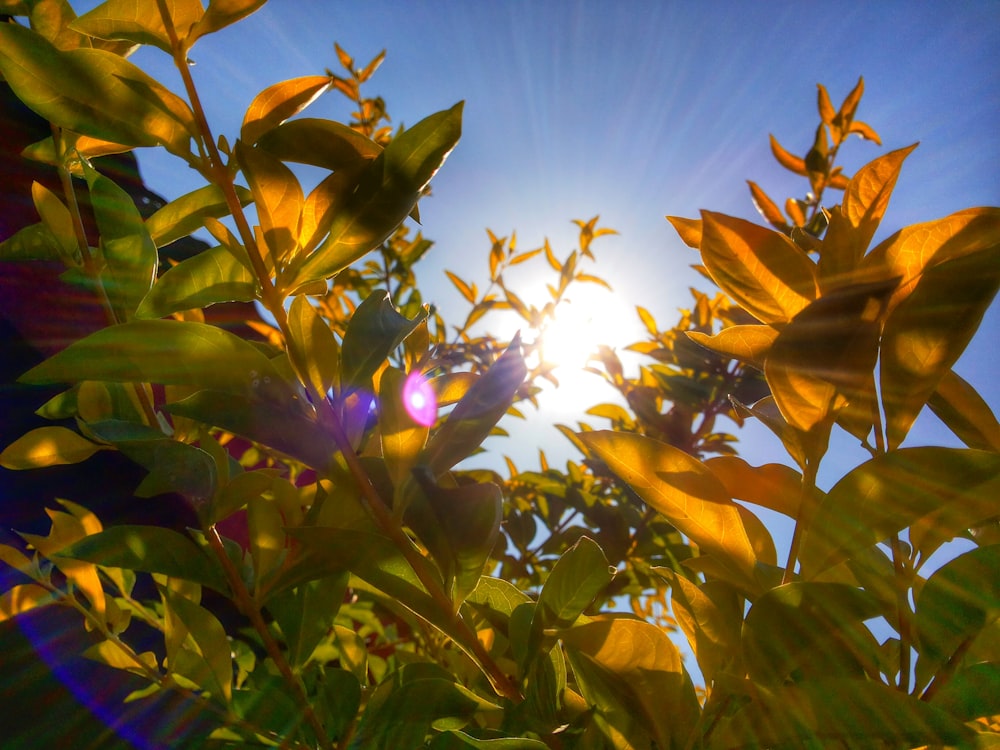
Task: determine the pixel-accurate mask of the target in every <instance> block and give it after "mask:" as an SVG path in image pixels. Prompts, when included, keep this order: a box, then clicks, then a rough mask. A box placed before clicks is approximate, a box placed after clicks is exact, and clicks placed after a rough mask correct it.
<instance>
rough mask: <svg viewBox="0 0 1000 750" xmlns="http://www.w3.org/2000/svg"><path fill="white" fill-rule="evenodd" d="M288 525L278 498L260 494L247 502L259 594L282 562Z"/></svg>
mask: <svg viewBox="0 0 1000 750" xmlns="http://www.w3.org/2000/svg"><path fill="white" fill-rule="evenodd" d="M284 526H285V520H284V519H283V518H282V516H281V512H280V511H279V510H278V505H277V503H276V502H275V501H273V500H269V499H266V498H264V497H260V496H258V497H251V498H250V500H249V501H248V502H247V531H248V533H249V537H250V556H251V558H252V559H253V570H254V580H255V583H256V585H255V595H256V596H257V597H260V596H261V593H260V592H261V591H262V587H261V582H262V581H263V580H264V579H265V578H266V577H267V575H268V574H269V573H271V572H272V571H273V570H275V568H276V567H277V566H278V565H279V563H280V556H281V552H282V550H283V549H284V548H285V532H284V531H283V530H282V527H284Z"/></svg>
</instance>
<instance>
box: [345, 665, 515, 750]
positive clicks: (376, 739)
mask: <svg viewBox="0 0 1000 750" xmlns="http://www.w3.org/2000/svg"><path fill="white" fill-rule="evenodd" d="M499 709H500V707H499V706H496V705H494V704H492V703H489V702H488V701H486V700H484V699H483V698H480V697H479V696H477V695H476V694H475V693H472V692H471V691H470V690H467V689H466V688H463V687H462V686H461V685H457V684H455V683H454V682H450V681H449V680H445V679H438V678H429V679H416V680H412V681H410V682H405V683H404V684H402V685H400V686H399V687H398V688H396V689H395V690H393V691H392V692H391V693H389V696H388V697H387V698H386V699H385V700H384V701H382V702H374V701H373V702H371V703H369V704H368V708H367V709H366V710H365V713H364V714H363V715H362V716H361V721H360V722H359V724H358V729H357V733H356V734H355V735H354V737H353V738H352V739H351V744H350V745H348V747H349V748H350V749H351V750H398V749H399V748H404V747H405V748H409V747H420V746H421V745H422V744H423V742H424V738H425V737H426V736H427V734H428V733H429V732H430V731H431V726H432V724H434V723H435V722H437V721H440V720H442V719H445V718H449V719H458V720H462V723H465V722H466V721H468V720H470V719H472V717H473V716H474V715H475V714H476V713H477V712H479V711H483V710H493V711H498V710H499Z"/></svg>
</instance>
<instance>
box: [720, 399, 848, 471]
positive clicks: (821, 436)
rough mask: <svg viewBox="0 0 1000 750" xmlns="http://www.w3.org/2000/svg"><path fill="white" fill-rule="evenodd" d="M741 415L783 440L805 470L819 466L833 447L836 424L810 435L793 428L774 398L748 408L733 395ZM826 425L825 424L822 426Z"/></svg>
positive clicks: (733, 400)
mask: <svg viewBox="0 0 1000 750" xmlns="http://www.w3.org/2000/svg"><path fill="white" fill-rule="evenodd" d="M729 400H730V401H732V403H733V405H734V406H735V407H736V410H737V412H739V413H741V414H743V415H744V416H750V417H756V418H757V419H759V420H760V421H761V423H763V424H764V426H766V427H767V428H768V429H769V430H770V431H771V432H773V433H774V434H775V435H777V437H778V439H779V440H781V443H782V445H784V447H785V450H786V451H788V455H789V456H791V457H792V459H793V460H794V461H795V463H797V464H798V465H799V468H800V469H802V470H803V471H804V470H805V469H806V467H807V466H809V465H816V464H818V463H819V461H820V459H821V458H822V457H823V455H824V454H825V453H826V451H827V448H828V447H829V441H830V430H831V428H832V427H833V424H832V423H829V424H826V428H825V429H814V430H812V431H810V432H803V431H802V430H800V429H798V428H797V427H793V426H792V425H790V424H789V423H788V422H787V421H786V420H785V418H784V417H783V416H782V414H781V410H780V409H778V405H777V403H775V400H774V397H773V396H766V397H764V398H762V399H761V400H760V401H758V402H756V403H755V404H754V405H753V406H747V405H746V404H742V403H740V402H739V401H737V400H736V399H735V398H733V397H732V396H730V397H729ZM821 424H825V423H821Z"/></svg>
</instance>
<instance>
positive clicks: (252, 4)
mask: <svg viewBox="0 0 1000 750" xmlns="http://www.w3.org/2000/svg"><path fill="white" fill-rule="evenodd" d="M265 2H267V0H209V3H208V8H207V9H206V10H205V15H204V16H202V19H201V20H200V21H199V22H198V23H197V24H196V25H195V26H194V28H193V29H191V33H190V35H189V36H188V38H187V42H186V46H187V47H188V48H190V47H191V46H192V45H193V44H194V43H195V41H196V40H197V39H199V38H200V37H203V36H205V34H212V33H214V32H216V31H219V30H221V29H224V28H226V27H227V26H230V25H232V24H234V23H236V22H237V21H239V20H240V19H241V18H246V17H247V16H249V15H250V14H251V13H253V12H254V11H256V10H257V9H258V8H260V7H261V6H263V5H264V3H265Z"/></svg>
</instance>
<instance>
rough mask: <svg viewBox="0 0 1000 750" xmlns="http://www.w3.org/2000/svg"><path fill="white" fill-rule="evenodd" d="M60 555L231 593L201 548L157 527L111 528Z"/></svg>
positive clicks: (184, 538) (72, 545)
mask: <svg viewBox="0 0 1000 750" xmlns="http://www.w3.org/2000/svg"><path fill="white" fill-rule="evenodd" d="M56 554H57V556H59V557H65V558H69V559H72V560H85V561H87V562H90V563H94V564H96V565H100V566H102V567H106V568H125V569H126V570H135V571H141V572H143V573H161V574H162V575H165V576H169V577H171V578H180V579H183V580H185V581H193V582H195V583H201V584H203V585H205V586H209V587H210V588H213V589H215V590H216V591H219V592H222V593H227V592H228V591H229V586H228V584H227V583H226V579H225V576H224V575H223V573H222V570H221V569H220V568H219V567H218V564H217V563H216V562H215V561H214V560H212V559H211V558H209V557H208V556H207V555H206V554H205V553H204V552H203V551H202V550H201V548H200V547H198V545H196V544H195V543H194V542H192V541H191V540H190V539H188V538H187V537H185V536H183V535H181V534H179V533H177V532H176V531H171V530H170V529H164V528H160V527H157V526H128V525H122V526H111V527H109V528H107V529H105V530H104V531H101V532H99V533H97V534H91V535H90V536H87V537H84V538H83V539H80V540H79V541H78V542H75V543H74V544H71V545H70V546H68V547H66V548H64V549H62V550H59V551H58V553H56ZM226 653H227V654H228V653H229V652H228V650H227V652H226Z"/></svg>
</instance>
